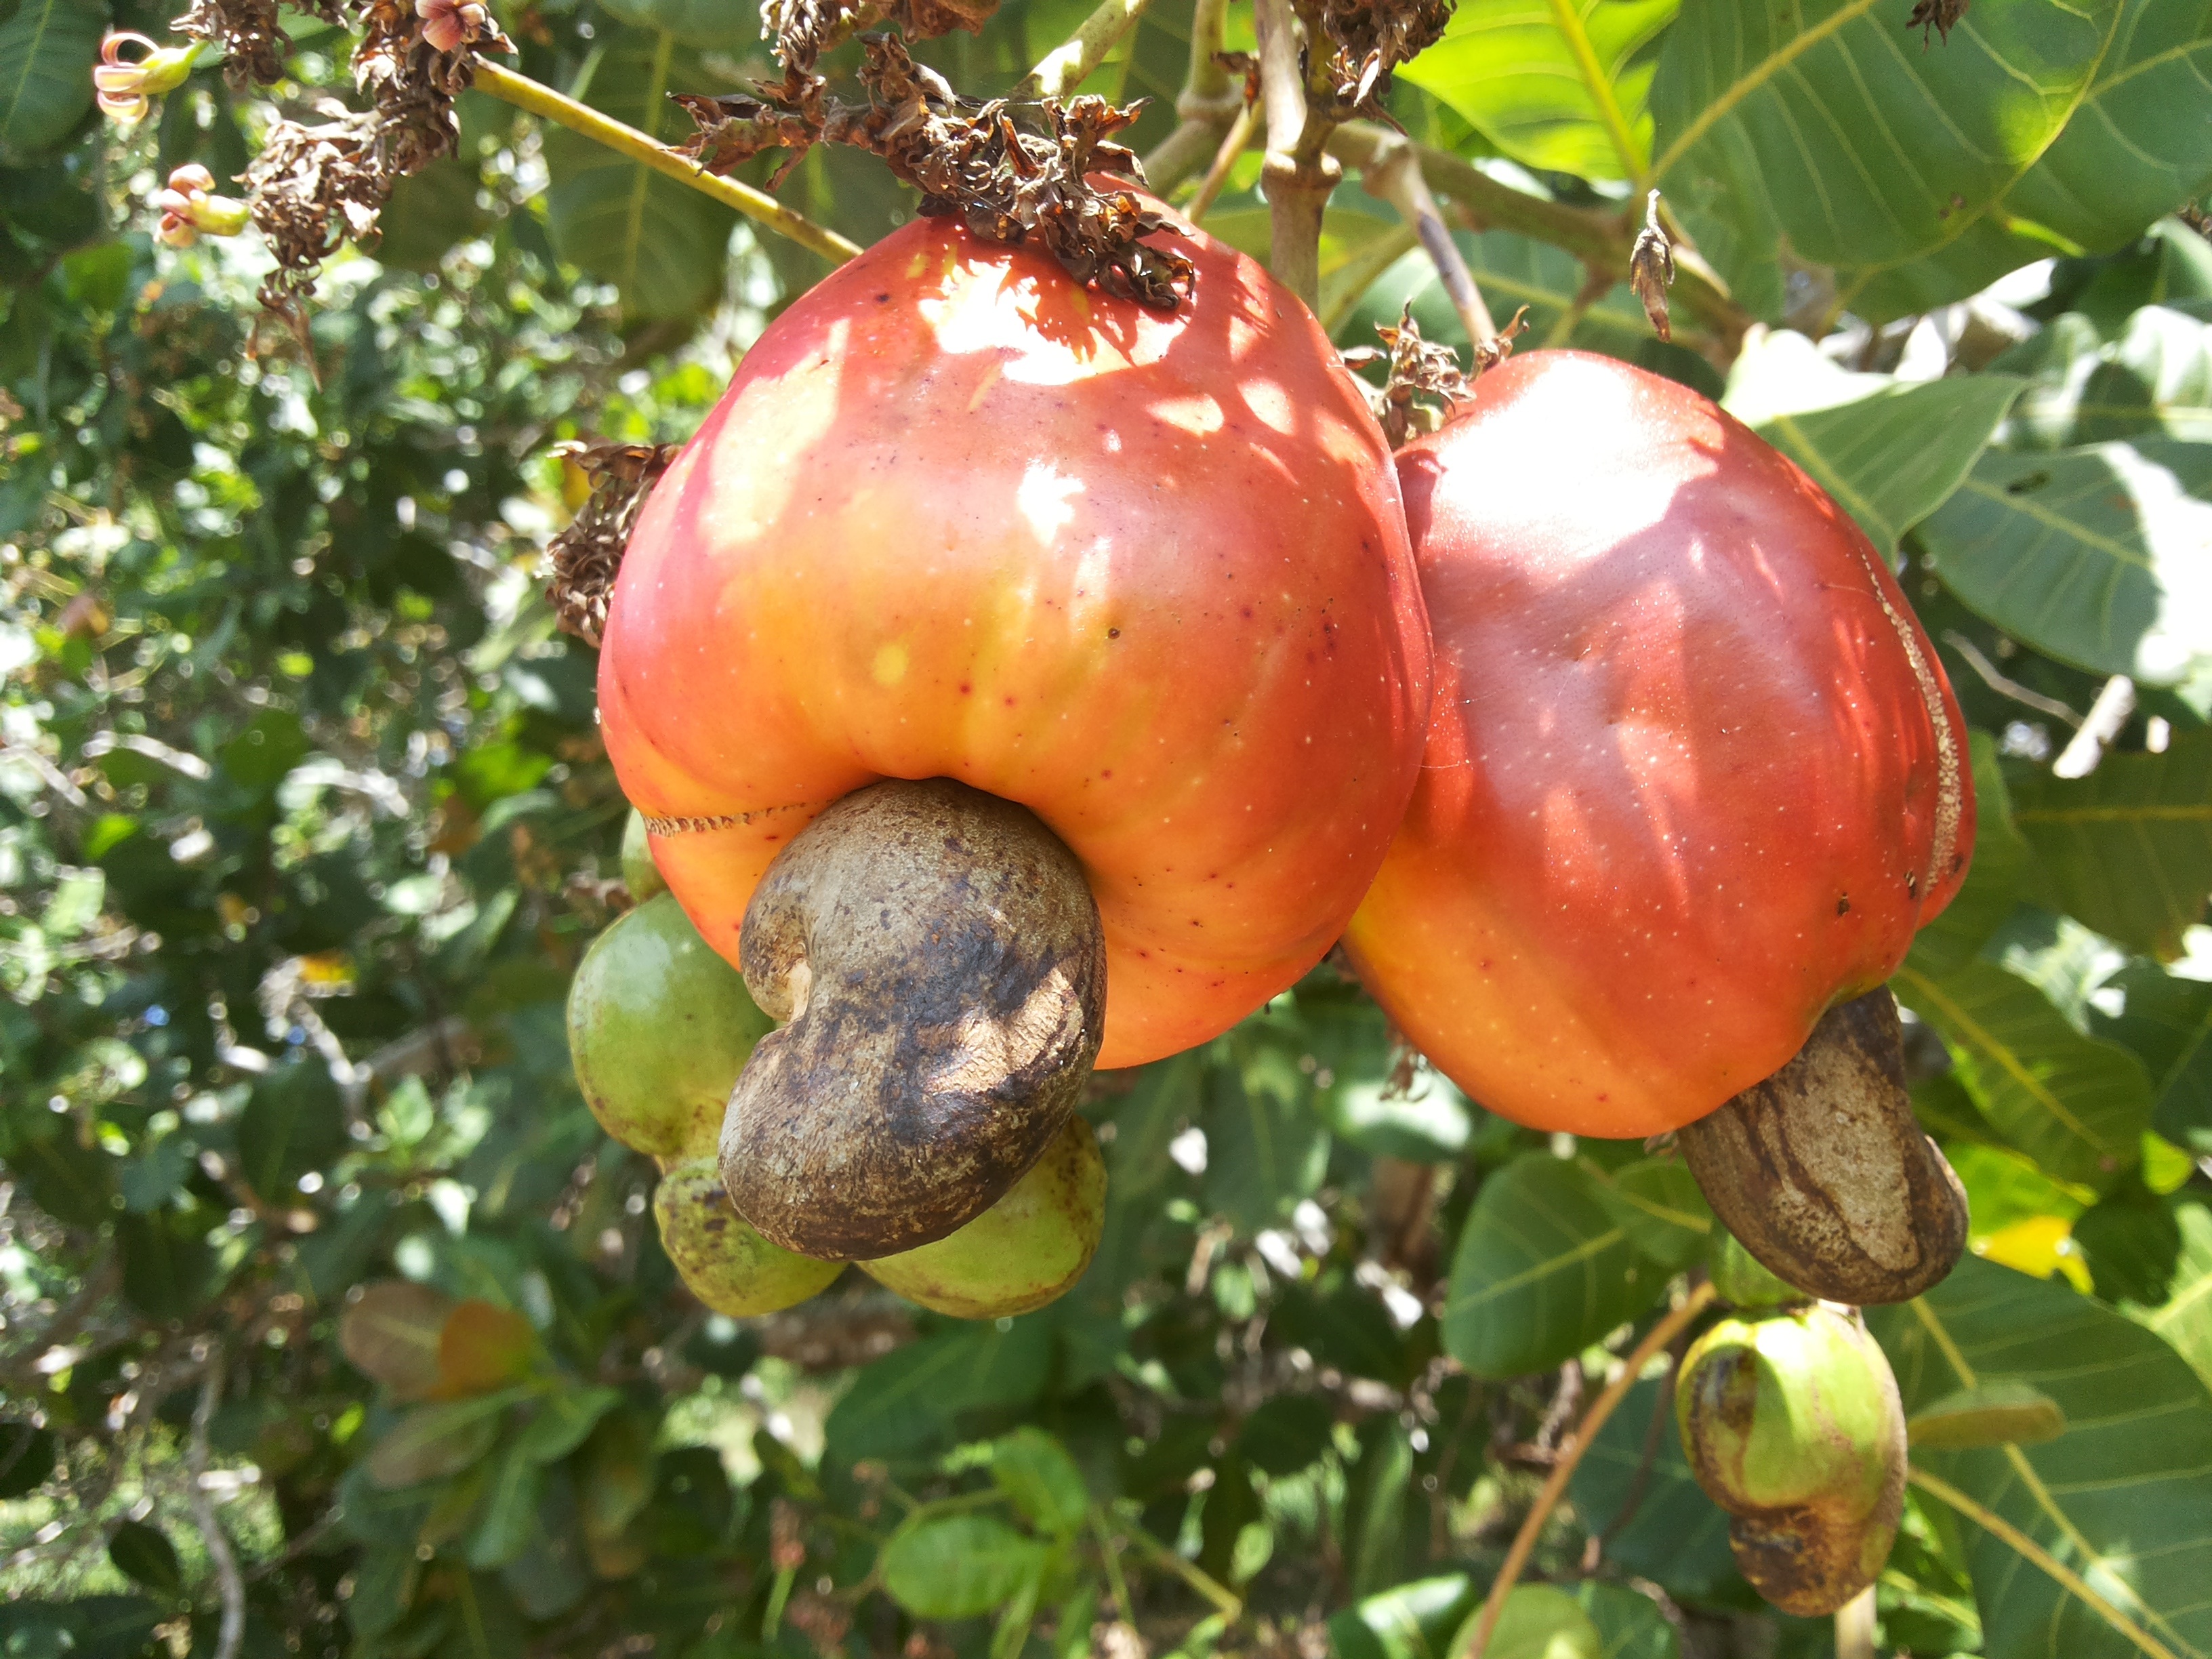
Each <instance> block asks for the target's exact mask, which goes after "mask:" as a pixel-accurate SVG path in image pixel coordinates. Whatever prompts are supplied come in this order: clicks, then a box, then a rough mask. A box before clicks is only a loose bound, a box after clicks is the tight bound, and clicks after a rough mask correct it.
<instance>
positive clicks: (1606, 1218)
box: [1443, 1152, 1666, 1377]
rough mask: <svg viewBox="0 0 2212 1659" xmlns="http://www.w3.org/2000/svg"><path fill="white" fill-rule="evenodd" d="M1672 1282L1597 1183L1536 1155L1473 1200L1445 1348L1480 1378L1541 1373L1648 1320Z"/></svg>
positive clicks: (1456, 1265)
mask: <svg viewBox="0 0 2212 1659" xmlns="http://www.w3.org/2000/svg"><path fill="white" fill-rule="evenodd" d="M1665 1282H1666V1275H1665V1274H1664V1273H1662V1272H1660V1271H1659V1270H1658V1269H1657V1268H1656V1267H1653V1266H1652V1265H1651V1264H1650V1262H1648V1261H1644V1259H1643V1257H1642V1256H1640V1255H1638V1252H1637V1249H1636V1247H1635V1245H1634V1244H1632V1243H1630V1241H1629V1237H1628V1232H1627V1230H1626V1228H1624V1227H1623V1226H1622V1225H1620V1223H1619V1222H1618V1221H1615V1220H1614V1219H1613V1218H1612V1216H1611V1215H1610V1214H1608V1213H1607V1209H1606V1206H1605V1203H1604V1200H1602V1199H1601V1197H1600V1196H1599V1194H1598V1187H1597V1183H1596V1182H1595V1181H1593V1180H1592V1179H1591V1178H1590V1177H1589V1176H1588V1175H1587V1174H1585V1173H1584V1172H1583V1170H1579V1169H1577V1168H1576V1167H1575V1165H1573V1164H1570V1163H1567V1162H1565V1160H1564V1159H1560V1158H1553V1157H1552V1156H1551V1155H1550V1154H1549V1153H1547V1152H1530V1153H1528V1154H1526V1155H1524V1156H1522V1157H1521V1158H1516V1159H1515V1160H1514V1161H1513V1162H1512V1163H1510V1164H1507V1165H1506V1166H1505V1167H1504V1169H1502V1170H1498V1171H1497V1172H1496V1173H1495V1174H1493V1175H1492V1176H1490V1177H1489V1178H1488V1179H1487V1180H1486V1181H1485V1182H1483V1183H1482V1189H1481V1191H1480V1193H1478V1194H1476V1195H1475V1200H1474V1209H1473V1210H1472V1211H1470V1212H1468V1218H1467V1226H1466V1229H1465V1231H1462V1233H1461V1234H1460V1240H1459V1249H1458V1252H1457V1254H1456V1255H1455V1256H1454V1257H1453V1260H1452V1269H1451V1297H1450V1300H1449V1302H1447V1303H1446V1304H1445V1306H1444V1313H1443V1340H1444V1347H1445V1349H1446V1350H1447V1351H1448V1352H1449V1353H1450V1354H1451V1356H1452V1357H1453V1358H1455V1359H1457V1360H1458V1361H1459V1362H1460V1364H1462V1365H1464V1366H1466V1367H1467V1368H1468V1370H1470V1371H1472V1372H1474V1375H1476V1376H1494V1377H1505V1376H1523V1375H1525V1374H1527V1373H1528V1372H1530V1371H1541V1370H1546V1369H1547V1368H1548V1367H1550V1366H1553V1365H1556V1364H1559V1362H1560V1361H1561V1360H1563V1359H1565V1358H1569V1357H1571V1355H1574V1354H1577V1353H1579V1352H1582V1351H1583V1349H1584V1348H1586V1347H1588V1346H1589V1345H1590V1344H1591V1343H1593V1342H1595V1341H1596V1340H1598V1339H1599V1338H1601V1337H1602V1336H1603V1335H1604V1334H1606V1333H1607V1331H1610V1330H1611V1329H1613V1327H1615V1326H1616V1325H1619V1324H1620V1323H1621V1322H1624V1321H1626V1320H1628V1319H1631V1318H1632V1317H1634V1316H1636V1315H1637V1314H1638V1313H1641V1312H1642V1311H1643V1310H1644V1309H1645V1308H1647V1307H1649V1306H1650V1304H1651V1301H1652V1298H1653V1297H1656V1296H1657V1295H1658V1293H1659V1290H1660V1287H1661V1286H1662V1285H1663V1284H1664V1283H1665Z"/></svg>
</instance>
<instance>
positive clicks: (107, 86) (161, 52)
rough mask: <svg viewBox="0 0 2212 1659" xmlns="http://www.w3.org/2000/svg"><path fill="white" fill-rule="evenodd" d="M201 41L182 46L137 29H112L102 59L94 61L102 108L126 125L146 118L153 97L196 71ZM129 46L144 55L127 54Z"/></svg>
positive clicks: (94, 79) (103, 43) (96, 89)
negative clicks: (162, 43)
mask: <svg viewBox="0 0 2212 1659" xmlns="http://www.w3.org/2000/svg"><path fill="white" fill-rule="evenodd" d="M200 45H201V43H200V42H199V41H197V40H194V41H192V42H191V43H190V44H189V45H186V46H159V45H157V44H155V41H153V40H151V39H149V37H147V36H145V35H143V34H141V33H138V32H137V30H136V29H112V30H110V31H109V32H108V34H107V37H106V39H105V40H102V41H101V42H100V62H99V63H98V64H95V65H94V67H93V71H92V84H93V88H94V93H95V94H96V95H97V96H96V101H97V102H98V103H99V105H100V110H101V112H102V113H104V114H105V115H106V117H107V118H108V119H110V120H111V121H113V122H116V123H117V124H118V125H122V126H126V127H127V126H131V125H135V124H136V123H137V122H139V121H143V120H144V119H145V118H146V113H147V112H148V111H149V109H151V108H152V107H153V104H152V100H153V99H154V98H155V97H157V96H159V95H160V94H162V93H165V92H174V91H175V90H176V89H177V88H179V87H180V86H182V85H184V83H185V79H186V77H187V76H190V75H191V72H192V62H193V60H194V59H195V58H197V57H198V56H199V55H200ZM126 46H131V47H135V48H137V49H139V50H141V51H142V52H143V53H144V55H143V57H139V58H126V57H125V56H124V55H123V51H124V48H125V47H126Z"/></svg>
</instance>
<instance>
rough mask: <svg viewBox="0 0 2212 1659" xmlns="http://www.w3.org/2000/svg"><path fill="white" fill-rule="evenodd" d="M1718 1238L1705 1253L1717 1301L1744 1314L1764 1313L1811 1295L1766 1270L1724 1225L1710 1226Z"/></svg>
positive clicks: (1804, 1299)
mask: <svg viewBox="0 0 2212 1659" xmlns="http://www.w3.org/2000/svg"><path fill="white" fill-rule="evenodd" d="M1714 1231H1716V1232H1717V1233H1718V1234H1719V1235H1720V1237H1718V1238H1717V1239H1716V1240H1714V1241H1713V1243H1712V1246H1711V1250H1710V1252H1709V1254H1710V1255H1711V1273H1712V1279H1713V1288H1714V1289H1715V1290H1716V1291H1719V1292H1720V1297H1721V1300H1722V1301H1723V1302H1725V1303H1727V1304H1729V1306H1730V1307H1732V1308H1735V1309H1738V1310H1741V1311H1742V1312H1745V1313H1764V1312H1765V1311H1766V1310H1768V1309H1770V1308H1788V1307H1793V1306H1795V1305H1796V1304H1798V1303H1801V1302H1810V1301H1811V1300H1813V1298H1812V1297H1809V1296H1808V1295H1806V1294H1805V1292H1804V1291H1801V1290H1799V1289H1798V1288H1797V1287H1796V1285H1792V1284H1791V1283H1790V1281H1789V1280H1787V1279H1783V1278H1780V1277H1778V1275H1776V1274H1775V1273H1771V1272H1770V1271H1769V1270H1768V1269H1767V1267H1766V1266H1765V1263H1763V1262H1761V1261H1759V1258H1758V1257H1757V1256H1755V1255H1753V1254H1752V1253H1751V1252H1750V1251H1749V1250H1747V1249H1744V1248H1743V1241H1742V1240H1741V1239H1740V1238H1738V1237H1736V1236H1735V1234H1734V1233H1732V1232H1730V1231H1729V1230H1728V1229H1727V1228H1725V1227H1717V1228H1715V1229H1714Z"/></svg>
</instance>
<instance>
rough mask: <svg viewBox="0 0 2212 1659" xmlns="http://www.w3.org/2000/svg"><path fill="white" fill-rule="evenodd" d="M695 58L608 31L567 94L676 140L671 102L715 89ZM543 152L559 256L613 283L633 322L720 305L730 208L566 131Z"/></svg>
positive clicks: (641, 36)
mask: <svg viewBox="0 0 2212 1659" xmlns="http://www.w3.org/2000/svg"><path fill="white" fill-rule="evenodd" d="M695 57H696V54H695V53H692V52H684V53H682V54H681V55H680V57H679V54H678V50H677V44H676V37H675V36H674V35H672V34H655V33H647V32H646V31H643V30H641V29H631V28H624V29H610V30H608V31H606V32H605V38H604V40H602V41H601V43H600V45H599V47H598V48H597V49H596V50H595V52H594V53H593V56H592V60H591V64H592V68H591V69H590V70H589V71H588V78H587V79H586V81H585V82H584V83H583V84H582V85H581V86H580V87H578V88H574V90H573V92H572V95H573V96H575V97H579V98H580V99H581V100H583V101H584V102H586V103H587V104H589V105H591V106H592V107H593V108H594V109H600V110H604V111H605V112H607V113H608V114H610V115H612V116H614V117H615V118H617V119H618V120H622V121H624V122H627V123H628V124H629V125H631V126H633V127H635V128H636V129H638V130H639V131H641V132H643V133H645V134H646V135H647V137H653V138H659V139H663V140H673V139H675V138H678V137H681V136H682V131H683V128H684V114H683V112H682V111H680V110H679V109H678V108H677V106H675V105H674V104H671V102H669V100H668V94H670V93H671V92H698V91H707V90H712V89H713V88H708V87H706V86H705V85H703V84H702V83H697V82H695V79H694V78H693V74H692V71H691V70H690V64H691V63H692V60H693V58H695ZM544 144H545V166H546V170H547V172H548V173H550V175H551V177H552V185H551V188H550V189H549V190H548V191H546V196H545V208H546V214H547V216H548V220H549V222H550V227H551V229H552V233H553V245H554V246H555V247H556V249H558V250H559V252H560V253H561V257H562V258H564V259H567V260H569V261H570V262H572V263H573V264H577V265H579V266H580V267H581V268H582V269H583V270H586V271H588V272H589V273H590V274H591V275H592V276H597V277H600V278H602V279H603V280H605V281H607V282H611V283H614V284H615V286H616V287H617V288H618V289H621V290H622V296H623V307H624V309H625V310H627V311H629V312H630V313H634V314H635V315H636V316H639V317H644V318H655V319H659V318H683V317H689V316H691V315H693V314H695V313H697V312H699V311H701V310H702V309H704V308H705V307H708V306H709V305H711V304H713V303H714V301H715V300H717V299H718V298H719V297H720V295H721V291H722V278H723V272H724V269H725V267H726V264H727V250H728V246H729V240H730V229H731V227H732V224H733V223H734V222H735V217H736V216H735V215H734V214H733V213H732V210H730V209H728V208H726V207H724V206H722V205H721V204H720V203H719V202H715V201H712V200H710V199H709V198H708V197H704V196H702V195H701V194H700V193H699V192H698V191H695V190H692V189H690V188H689V187H688V186H686V185H680V184H678V183H677V181H676V180H674V179H664V178H662V177H661V176H660V175H659V174H658V173H652V172H650V171H648V170H647V168H645V167H642V166H641V165H639V164H638V163H637V162H635V161H629V160H627V159H625V158H624V157H623V156H621V155H617V154H616V153H615V152H614V151H612V150H611V149H606V148H605V147H604V146H603V145H600V144H599V143H594V142H593V141H592V140H591V139H589V138H586V137H581V136H580V135H579V134H576V133H573V132H570V131H567V130H566V129H565V128H555V129H552V130H550V131H548V132H547V133H546V134H545V139H544Z"/></svg>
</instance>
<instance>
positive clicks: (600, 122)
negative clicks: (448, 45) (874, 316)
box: [473, 58, 860, 265]
mask: <svg viewBox="0 0 2212 1659" xmlns="http://www.w3.org/2000/svg"><path fill="white" fill-rule="evenodd" d="M473 84H474V85H475V87H476V89H477V91H478V92H488V93H489V94H491V95H492V96H493V97H495V98H497V99H499V100H501V101H502V102H504V103H509V104H512V105H513V106H515V107H516V108H517V109H522V110H527V111H529V112H530V113H531V114H532V115H538V116H543V117H544V118H545V119H546V120H549V121H552V122H556V123H557V124H559V125H562V126H564V127H566V128H568V131H571V132H577V133H581V134H582V135H583V136H584V137H586V138H589V139H592V140H593V141H594V142H595V143H601V144H605V146H606V147H607V148H608V149H611V150H613V151H614V152H615V153H616V154H617V155H627V156H629V159H630V160H631V161H636V162H639V163H641V165H643V166H645V167H651V168H652V169H653V171H654V172H655V173H660V174H662V175H663V176H665V177H666V178H670V179H675V180H676V182H677V183H678V184H679V185H690V187H691V188H692V189H693V190H696V191H698V192H699V193H700V194H701V195H702V196H711V197H714V200H716V201H718V202H720V203H721V204H723V205H724V206H725V207H733V208H735V209H736V210H738V212H740V213H742V214H744V216H745V217H747V218H748V219H750V220H752V221H754V222H756V223H757V224H763V225H766V226H767V227H768V228H769V229H770V230H772V231H775V233H776V234H778V235H780V236H785V237H788V238H789V239H790V240H793V241H794V242H796V243H798V244H799V246H801V247H803V248H808V249H811V251H812V252H816V253H818V254H820V255H821V256H822V257H823V258H825V259H827V260H829V263H830V264H839V265H842V264H844V263H845V261H846V260H848V259H849V258H853V257H854V255H855V254H857V253H858V252H860V244H859V243H857V242H853V241H848V240H846V239H845V238H844V237H842V236H840V235H839V234H837V233H836V231H834V230H831V229H829V228H827V227H825V226H822V225H817V224H816V223H815V222H813V221H812V220H811V219H809V218H808V217H807V216H805V214H803V213H797V212H794V211H793V210H791V209H789V208H787V207H786V206H784V204H782V203H781V202H779V201H777V200H776V199H775V197H773V196H770V195H769V194H768V193H767V192H766V191H758V190H755V189H754V188H753V187H752V186H751V185H746V184H740V183H739V182H738V180H736V179H724V178H721V177H720V176H719V175H717V174H714V173H708V172H706V171H704V170H703V169H702V168H701V167H698V166H697V165H696V163H694V162H691V161H686V160H685V159H684V157H683V156H681V155H678V154H677V153H676V152H675V151H674V150H672V149H670V148H669V147H668V146H667V145H665V144H663V143H658V142H657V141H655V140H654V139H652V138H649V137H647V136H646V135H645V134H644V133H641V132H640V131H638V130H637V129H636V128H635V127H631V126H625V125H623V124H622V123H621V122H620V121H617V120H616V119H615V118H613V117H612V116H611V115H604V114H602V113H600V112H599V111H598V110H595V109H593V108H592V107H591V106H589V105H588V104H580V103H578V102H577V101H576V100H574V99H573V98H569V97H567V96H565V95H563V94H561V93H557V92H556V91H554V90H553V88H550V87H549V86H546V85H545V84H544V83H543V82H538V81H533V80H532V79H531V78H530V77H529V76H526V75H517V74H516V73H515V72H514V71H513V70H510V69H504V68H501V66H500V65H499V64H493V63H489V62H486V61H485V60H483V59H482V58H479V59H477V64H476V80H475V82H474V83H473Z"/></svg>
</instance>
